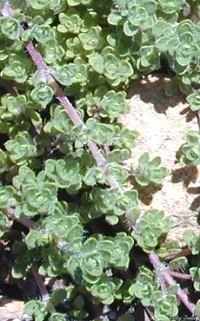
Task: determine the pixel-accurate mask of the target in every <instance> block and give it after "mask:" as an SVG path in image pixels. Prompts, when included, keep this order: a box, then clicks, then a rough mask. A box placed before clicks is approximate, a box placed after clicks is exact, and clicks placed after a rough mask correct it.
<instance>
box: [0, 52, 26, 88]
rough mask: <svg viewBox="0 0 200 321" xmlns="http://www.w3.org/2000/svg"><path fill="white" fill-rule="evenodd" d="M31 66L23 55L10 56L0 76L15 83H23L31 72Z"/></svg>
mask: <svg viewBox="0 0 200 321" xmlns="http://www.w3.org/2000/svg"><path fill="white" fill-rule="evenodd" d="M31 67H32V64H31V62H30V60H29V59H28V58H26V57H25V56H24V54H18V55H17V54H14V53H13V54H10V55H9V61H8V64H6V66H5V67H4V68H3V70H2V71H1V76H2V77H3V78H6V79H12V80H14V81H16V82H17V83H19V84H21V83H24V82H25V81H26V80H27V78H28V76H29V72H30V70H31Z"/></svg>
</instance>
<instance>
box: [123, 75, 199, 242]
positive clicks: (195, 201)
mask: <svg viewBox="0 0 200 321" xmlns="http://www.w3.org/2000/svg"><path fill="white" fill-rule="evenodd" d="M167 81H169V79H166V78H164V77H163V75H162V76H160V77H159V76H151V75H150V76H148V78H146V79H143V80H141V81H139V82H136V84H135V85H134V87H133V89H131V91H130V93H129V97H130V98H129V104H130V112H129V113H128V114H126V115H123V116H121V117H120V119H119V121H120V122H121V123H123V125H124V126H126V127H127V128H129V129H134V130H137V131H138V132H139V134H140V135H139V137H138V143H137V145H136V147H135V148H133V150H132V156H131V158H130V159H129V160H127V161H126V162H125V166H126V167H128V168H130V166H131V165H133V168H136V167H137V164H138V158H139V157H140V155H141V154H142V153H143V152H146V151H147V152H148V153H149V154H150V157H151V158H153V157H155V156H160V157H161V160H162V165H164V166H165V167H167V168H168V169H170V171H171V174H170V175H169V176H167V177H166V178H164V179H163V183H162V186H161V187H160V189H152V188H151V187H150V188H141V189H140V190H139V195H140V199H141V202H142V204H141V206H142V208H143V209H144V210H147V209H149V208H157V209H160V210H164V211H165V214H166V215H167V216H170V217H171V218H172V219H173V221H174V227H173V229H172V230H171V231H170V232H169V234H168V236H167V239H169V240H173V241H177V242H178V243H179V244H180V246H182V245H184V244H183V242H182V236H183V232H184V231H185V230H186V229H192V230H193V231H194V232H195V233H198V234H199V233H200V226H199V225H198V222H197V213H198V210H199V207H200V180H199V170H200V167H199V168H198V167H184V166H183V165H181V164H180V163H179V162H178V160H177V153H178V152H179V151H180V148H181V146H182V145H183V144H184V142H185V139H186V133H187V132H188V131H189V130H198V124H197V119H196V116H195V114H194V113H192V112H191V111H190V110H189V108H188V104H187V103H186V102H185V101H184V100H183V97H182V96H181V94H180V93H178V92H177V93H176V94H175V95H174V96H173V97H167V96H166V95H165V92H164V90H165V86H166V82H167Z"/></svg>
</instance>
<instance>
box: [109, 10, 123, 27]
mask: <svg viewBox="0 0 200 321" xmlns="http://www.w3.org/2000/svg"><path fill="white" fill-rule="evenodd" d="M121 21H122V16H121V13H120V11H119V10H111V12H110V14H109V15H108V23H109V24H110V25H113V26H117V25H118V24H120V22H121Z"/></svg>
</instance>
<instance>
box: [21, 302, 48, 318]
mask: <svg viewBox="0 0 200 321" xmlns="http://www.w3.org/2000/svg"><path fill="white" fill-rule="evenodd" d="M24 313H26V314H28V315H29V316H32V317H34V320H35V321H43V320H44V318H45V316H46V315H47V314H48V310H47V309H46V304H45V303H43V302H40V301H36V300H30V301H28V302H27V303H26V304H25V307H24Z"/></svg>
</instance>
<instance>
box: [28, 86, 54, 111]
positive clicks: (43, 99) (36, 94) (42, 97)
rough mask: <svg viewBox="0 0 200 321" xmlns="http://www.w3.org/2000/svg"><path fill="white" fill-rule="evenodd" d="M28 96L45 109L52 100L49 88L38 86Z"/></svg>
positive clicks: (51, 91) (51, 92)
mask: <svg viewBox="0 0 200 321" xmlns="http://www.w3.org/2000/svg"><path fill="white" fill-rule="evenodd" d="M30 95H31V98H32V99H33V101H35V102H36V103H38V104H39V105H40V106H41V107H42V109H45V108H46V106H47V105H48V104H49V103H50V102H51V100H52V99H53V96H54V91H53V89H52V88H51V87H50V86H48V85H42V84H40V85H38V86H37V87H36V88H34V89H33V90H32V91H31V94H30Z"/></svg>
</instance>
